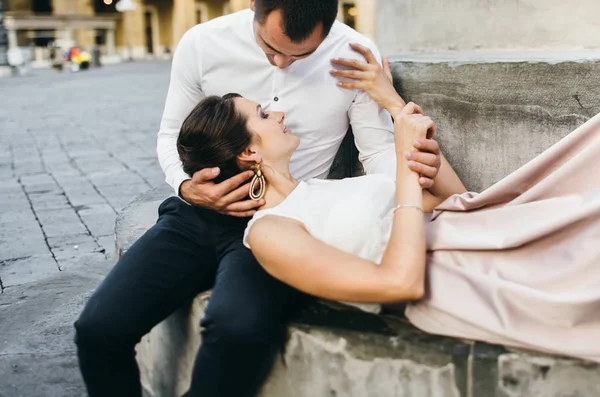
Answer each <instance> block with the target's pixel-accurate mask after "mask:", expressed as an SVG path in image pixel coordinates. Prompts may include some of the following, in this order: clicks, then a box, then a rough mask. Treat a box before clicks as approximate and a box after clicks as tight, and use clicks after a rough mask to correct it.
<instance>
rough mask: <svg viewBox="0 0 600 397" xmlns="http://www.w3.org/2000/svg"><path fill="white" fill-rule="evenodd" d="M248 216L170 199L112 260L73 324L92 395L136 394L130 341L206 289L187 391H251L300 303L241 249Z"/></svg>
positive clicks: (208, 396)
mask: <svg viewBox="0 0 600 397" xmlns="http://www.w3.org/2000/svg"><path fill="white" fill-rule="evenodd" d="M247 222H248V219H240V218H233V217H228V216H224V215H220V214H217V213H214V212H211V211H208V210H204V209H200V208H196V207H192V206H189V205H187V204H185V203H184V202H182V201H181V200H180V199H178V198H176V197H171V198H169V199H167V200H166V201H165V202H163V203H162V204H161V206H160V207H159V218H158V221H157V223H156V225H154V226H153V227H152V228H151V229H150V230H149V231H148V232H146V234H144V235H143V236H142V237H141V238H140V239H139V240H138V241H137V242H136V243H135V244H134V245H133V246H132V247H131V248H130V249H129V250H128V251H127V253H125V255H123V257H122V258H121V259H120V260H119V262H118V263H117V264H116V266H115V267H114V268H113V269H112V271H111V272H110V273H109V274H108V276H107V277H106V279H105V280H104V281H103V282H102V284H101V285H100V286H99V287H98V289H97V290H96V291H95V293H94V294H93V296H92V297H91V298H90V300H89V301H88V303H87V305H86V306H85V309H84V310H83V313H82V314H81V316H80V317H79V319H78V320H77V322H76V323H75V329H76V338H75V339H76V344H77V348H78V356H79V365H80V368H81V372H82V375H83V378H84V380H85V383H86V386H87V388H88V393H89V395H90V396H91V397H119V396H127V397H138V396H141V395H142V394H141V386H140V380H139V370H138V367H137V364H136V361H135V351H134V346H135V345H136V344H137V343H138V342H139V341H140V339H141V338H142V336H143V335H145V334H146V333H148V332H149V331H150V330H151V329H152V327H154V326H155V325H156V324H158V323H159V322H160V321H162V320H163V319H165V318H166V317H167V316H169V315H170V314H171V313H173V312H174V311H175V310H176V309H177V308H179V307H181V306H183V305H184V304H186V303H187V302H189V301H190V300H192V299H193V298H194V297H195V296H196V295H197V294H199V293H200V292H203V291H206V290H209V289H211V288H213V292H212V295H211V297H210V301H209V304H208V307H207V310H206V313H205V316H204V318H203V320H202V322H201V325H202V327H203V331H202V346H201V348H200V350H199V352H198V355H197V357H196V362H195V364H194V372H193V375H192V386H191V389H190V391H189V393H188V394H187V396H190V397H192V396H202V397H213V396H226V397H243V396H253V395H255V394H256V393H257V391H258V389H259V388H260V385H261V384H262V382H263V380H264V379H265V377H266V375H267V374H268V371H269V369H270V367H271V365H272V362H273V358H274V357H275V354H276V352H277V351H278V349H279V347H280V346H281V345H282V343H283V338H284V335H285V323H286V322H287V320H288V319H289V318H290V316H291V315H293V314H295V313H297V311H298V310H299V309H300V308H301V307H302V306H303V304H304V303H305V302H306V297H305V295H303V294H302V293H300V292H299V291H297V290H294V289H293V288H291V287H289V286H287V285H285V284H283V283H281V282H280V281H278V280H276V279H274V278H273V277H271V276H270V275H269V274H267V273H266V272H265V271H264V270H263V268H262V267H261V266H260V265H259V264H258V262H256V260H255V259H254V256H253V255H252V253H251V252H250V251H249V250H248V249H246V248H245V247H244V246H243V245H242V240H241V239H242V235H243V231H244V229H245V227H246V224H247Z"/></svg>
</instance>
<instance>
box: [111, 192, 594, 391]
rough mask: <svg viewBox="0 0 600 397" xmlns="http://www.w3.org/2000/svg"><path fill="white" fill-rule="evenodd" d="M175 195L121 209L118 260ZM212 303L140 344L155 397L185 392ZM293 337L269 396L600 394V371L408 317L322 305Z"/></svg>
mask: <svg viewBox="0 0 600 397" xmlns="http://www.w3.org/2000/svg"><path fill="white" fill-rule="evenodd" d="M170 194H171V190H170V189H168V188H158V189H155V190H153V191H150V192H148V193H146V194H144V195H142V196H140V197H139V198H138V199H136V200H135V201H134V202H133V203H131V204H130V205H129V206H128V207H126V208H125V209H124V210H123V212H122V213H121V215H120V216H119V218H118V219H117V227H116V244H117V252H118V254H119V255H122V254H123V252H125V251H126V250H127V249H128V248H129V247H130V246H131V244H132V243H133V242H134V241H135V240H136V239H137V238H139V237H140V236H141V234H142V233H143V232H144V231H145V230H146V229H148V228H149V227H151V226H152V224H154V223H155V221H156V216H157V208H158V206H159V204H160V203H161V202H162V200H164V199H165V198H166V197H167V196H168V195H170ZM208 299H209V295H208V294H206V295H202V296H199V297H197V298H196V299H195V300H194V302H192V303H191V305H190V306H188V307H185V308H182V309H181V310H179V311H178V312H176V313H175V314H173V315H172V316H170V317H169V318H168V319H167V320H165V321H164V322H163V323H161V324H159V325H158V326H156V327H155V328H154V329H153V330H152V331H151V332H150V334H148V335H147V336H146V337H144V339H143V340H142V342H141V343H140V344H139V345H138V347H137V350H138V356H137V358H138V362H139V365H140V371H141V376H142V382H143V385H144V387H145V389H146V391H147V392H148V394H149V395H151V396H161V397H172V396H179V395H181V394H183V393H184V392H185V391H186V390H187V387H188V386H189V382H190V375H191V370H192V366H193V362H194V357H195V353H196V351H197V349H198V347H199V345H200V343H201V340H200V328H199V322H200V319H201V317H202V316H203V314H204V310H205V307H206V304H207V302H208ZM289 335H290V338H289V341H288V343H287V346H286V352H285V355H284V358H285V365H284V364H283V361H282V360H278V361H277V364H276V366H275V368H274V370H273V372H272V374H271V376H270V377H269V380H268V382H267V384H266V385H265V387H264V388H263V391H262V393H261V397H280V396H288V397H305V396H348V397H364V396H373V397H376V396H381V397H388V396H395V397H415V396H419V397H429V396H437V397H446V396H448V397H458V396H460V397H509V396H510V397H534V396H540V397H541V396H543V397H554V396H556V397H558V396H567V395H569V396H570V395H573V396H575V395H577V396H595V395H600V383H599V382H598V379H599V378H600V365H598V364H596V363H589V362H583V361H580V360H573V359H568V358H560V357H551V356H547V355H543V354H538V353H533V352H525V351H521V350H515V349H509V348H505V347H502V346H495V345H489V344H485V343H479V342H473V341H466V340H459V339H453V338H447V337H440V336H434V335H429V334H426V333H424V332H421V331H419V330H418V329H416V328H415V327H413V326H412V325H411V324H410V323H408V322H407V321H406V320H405V319H404V318H403V317H402V316H400V315H394V314H388V315H375V314H371V313H366V312H362V311H359V310H357V309H355V308H351V307H348V306H345V305H341V304H334V303H330V302H319V303H317V304H315V305H313V306H312V307H310V308H309V309H308V310H306V311H305V312H303V313H302V315H301V316H300V317H299V318H297V319H296V320H295V321H294V322H293V323H292V324H291V326H290V327H289ZM175 373H176V374H177V376H175V375H174V374H175Z"/></svg>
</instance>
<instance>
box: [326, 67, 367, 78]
mask: <svg viewBox="0 0 600 397" xmlns="http://www.w3.org/2000/svg"><path fill="white" fill-rule="evenodd" d="M330 73H331V74H332V75H334V76H337V77H346V78H349V79H355V80H364V79H366V78H367V77H368V76H367V74H366V73H365V72H361V71H358V70H338V69H332V70H331V72H330Z"/></svg>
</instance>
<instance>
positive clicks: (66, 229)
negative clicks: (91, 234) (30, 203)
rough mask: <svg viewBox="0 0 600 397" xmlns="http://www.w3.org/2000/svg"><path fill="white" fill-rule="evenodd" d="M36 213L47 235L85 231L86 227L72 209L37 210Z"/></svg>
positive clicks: (53, 235) (81, 232) (82, 232)
mask: <svg viewBox="0 0 600 397" xmlns="http://www.w3.org/2000/svg"><path fill="white" fill-rule="evenodd" d="M37 215H38V219H39V221H40V223H41V224H42V228H43V229H44V233H45V234H46V236H48V237H56V236H60V235H62V234H85V233H87V229H86V228H85V226H84V225H83V223H81V220H80V219H79V217H78V216H77V213H76V212H75V210H73V209H60V210H47V211H39V212H38V213H37Z"/></svg>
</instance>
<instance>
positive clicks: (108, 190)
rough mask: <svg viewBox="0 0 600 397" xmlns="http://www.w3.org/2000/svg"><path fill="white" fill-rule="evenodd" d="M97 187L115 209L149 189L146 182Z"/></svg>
mask: <svg viewBox="0 0 600 397" xmlns="http://www.w3.org/2000/svg"><path fill="white" fill-rule="evenodd" d="M98 188H99V189H100V191H101V192H102V194H103V195H104V196H105V197H107V198H108V200H109V202H110V204H111V205H112V206H113V207H114V208H116V209H117V210H120V209H122V208H123V207H125V206H126V205H127V204H129V203H130V202H132V201H133V200H134V199H135V198H136V197H137V196H139V195H140V194H142V193H144V192H146V191H148V190H149V187H148V186H147V185H146V184H143V185H142V184H136V185H108V186H99V187H98Z"/></svg>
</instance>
